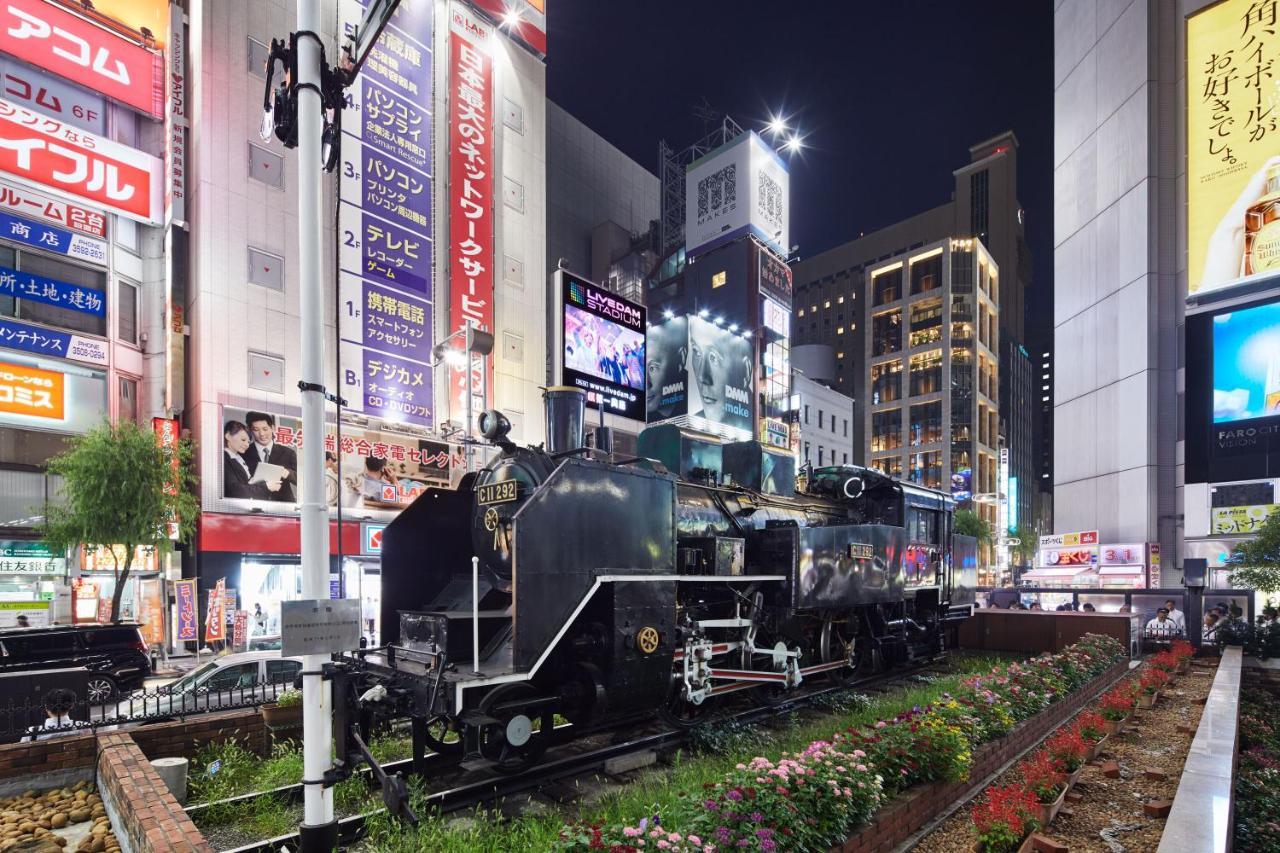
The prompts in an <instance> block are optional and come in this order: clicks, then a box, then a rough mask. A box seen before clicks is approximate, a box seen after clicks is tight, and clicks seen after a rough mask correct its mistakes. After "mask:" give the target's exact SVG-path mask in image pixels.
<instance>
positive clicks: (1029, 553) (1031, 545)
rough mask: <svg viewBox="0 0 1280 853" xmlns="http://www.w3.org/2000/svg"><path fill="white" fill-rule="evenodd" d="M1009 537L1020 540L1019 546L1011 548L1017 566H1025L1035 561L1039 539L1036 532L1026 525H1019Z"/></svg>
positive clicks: (1010, 551) (1010, 552) (1011, 546)
mask: <svg viewBox="0 0 1280 853" xmlns="http://www.w3.org/2000/svg"><path fill="white" fill-rule="evenodd" d="M1009 536H1010V538H1012V539H1017V540H1018V544H1017V545H1010V546H1009V554H1010V556H1012V557H1013V562H1014V563H1015V564H1016V565H1019V566H1025V565H1027V564H1028V563H1030V562H1031V561H1032V560H1033V559H1035V556H1036V543H1037V542H1038V541H1039V538H1038V537H1037V536H1036V532H1035V531H1034V530H1032V529H1031V528H1030V527H1028V526H1027V525H1025V524H1019V525H1018V526H1017V527H1015V528H1014V529H1013V531H1012V532H1011V533H1010V534H1009Z"/></svg>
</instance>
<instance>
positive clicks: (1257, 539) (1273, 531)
mask: <svg viewBox="0 0 1280 853" xmlns="http://www.w3.org/2000/svg"><path fill="white" fill-rule="evenodd" d="M1227 565H1228V566H1230V567H1231V569H1232V571H1231V585H1232V586H1233V587H1238V588H1243V589H1256V590H1258V591H1259V592H1265V593H1274V592H1280V513H1272V514H1271V516H1270V517H1269V518H1268V519H1267V520H1266V523H1264V524H1263V525H1262V527H1261V528H1260V529H1259V530H1258V533H1257V535H1256V536H1254V537H1253V538H1252V539H1250V540H1248V541H1245V542H1241V543H1240V544H1239V545H1237V546H1236V547H1235V549H1233V550H1232V552H1231V556H1230V557H1228V558H1227Z"/></svg>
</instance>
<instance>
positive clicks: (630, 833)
mask: <svg viewBox="0 0 1280 853" xmlns="http://www.w3.org/2000/svg"><path fill="white" fill-rule="evenodd" d="M622 834H623V835H625V836H626V837H627V838H635V837H636V836H637V835H639V834H640V830H638V829H636V828H635V827H634V826H628V827H624V828H623V830H622Z"/></svg>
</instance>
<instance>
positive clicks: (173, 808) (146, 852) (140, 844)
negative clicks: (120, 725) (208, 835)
mask: <svg viewBox="0 0 1280 853" xmlns="http://www.w3.org/2000/svg"><path fill="white" fill-rule="evenodd" d="M98 748H99V752H98V774H99V778H100V790H101V792H102V800H103V803H104V804H106V807H107V813H108V814H110V815H111V816H112V818H115V820H113V823H114V824H115V825H116V826H117V827H119V828H120V829H119V830H118V832H120V833H121V834H123V835H124V836H125V838H126V839H127V841H128V843H127V845H123V846H124V847H125V849H126V850H129V851H131V853H213V848H212V847H211V846H209V843H208V842H206V841H205V840H204V836H202V835H201V834H200V830H199V829H197V828H196V825H195V824H194V823H193V822H192V821H191V818H190V817H188V816H187V813H186V812H185V811H183V808H182V806H180V805H178V801H177V800H175V799H174V797H173V794H171V793H169V789H168V787H167V786H166V785H165V784H164V780H163V779H161V778H160V774H158V773H156V771H155V768H153V767H152V766H151V762H150V761H148V760H147V756H146V755H145V754H143V752H142V750H141V749H139V748H138V745H137V744H136V743H134V742H133V738H131V737H130V736H129V734H128V733H126V732H104V733H102V734H100V735H99V736H98Z"/></svg>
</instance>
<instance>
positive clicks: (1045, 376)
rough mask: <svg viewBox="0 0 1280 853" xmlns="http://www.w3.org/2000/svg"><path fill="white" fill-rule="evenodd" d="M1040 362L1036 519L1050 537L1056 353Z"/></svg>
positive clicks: (1044, 355) (1045, 355)
mask: <svg viewBox="0 0 1280 853" xmlns="http://www.w3.org/2000/svg"><path fill="white" fill-rule="evenodd" d="M1038 362H1039V365H1040V366H1039V369H1038V370H1037V371H1036V379H1035V381H1034V383H1033V384H1034V385H1035V386H1036V387H1037V388H1038V389H1039V390H1038V391H1037V392H1036V393H1035V395H1034V396H1035V400H1036V410H1037V411H1038V412H1039V418H1040V429H1039V431H1038V433H1037V434H1036V439H1037V444H1036V454H1035V455H1036V459H1037V460H1038V462H1037V477H1038V478H1039V480H1038V481H1039V484H1040V486H1039V489H1038V495H1039V498H1040V506H1039V509H1038V510H1037V512H1036V515H1035V519H1036V524H1037V526H1038V528H1039V529H1040V530H1042V531H1044V532H1046V533H1048V532H1051V531H1052V530H1053V351H1052V350H1047V349H1046V350H1044V351H1042V352H1041V353H1040V358H1039V359H1038Z"/></svg>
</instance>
